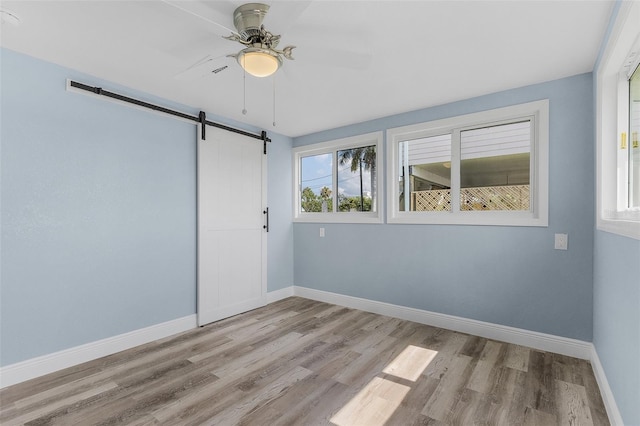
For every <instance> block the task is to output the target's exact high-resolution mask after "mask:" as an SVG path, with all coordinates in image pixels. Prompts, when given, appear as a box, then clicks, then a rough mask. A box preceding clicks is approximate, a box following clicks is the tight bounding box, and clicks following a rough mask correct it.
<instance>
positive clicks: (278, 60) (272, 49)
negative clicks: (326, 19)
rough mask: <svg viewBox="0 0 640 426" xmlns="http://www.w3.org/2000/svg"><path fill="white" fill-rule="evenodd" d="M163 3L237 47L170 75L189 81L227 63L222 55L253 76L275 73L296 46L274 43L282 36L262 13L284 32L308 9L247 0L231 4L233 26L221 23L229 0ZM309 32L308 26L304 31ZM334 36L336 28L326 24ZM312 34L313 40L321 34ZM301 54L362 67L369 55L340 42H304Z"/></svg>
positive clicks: (226, 15) (308, 58) (323, 62)
mask: <svg viewBox="0 0 640 426" xmlns="http://www.w3.org/2000/svg"><path fill="white" fill-rule="evenodd" d="M162 1H163V2H164V3H166V4H168V5H170V6H173V7H175V8H177V9H180V10H182V11H184V12H187V13H189V14H191V15H194V16H196V17H198V18H200V19H203V20H205V21H207V22H209V23H210V24H212V25H211V26H210V29H211V31H212V32H214V33H216V34H218V35H220V36H221V37H222V38H224V39H226V40H230V41H235V42H238V43H240V44H241V45H242V47H243V48H242V49H241V50H240V51H238V52H237V53H230V54H225V55H222V56H220V55H208V56H206V57H204V58H203V59H201V60H199V61H198V62H196V63H195V64H193V65H192V66H190V67H189V68H187V69H186V70H184V71H182V72H180V73H179V74H177V75H176V76H175V77H176V78H177V79H179V80H191V79H193V78H197V77H201V76H204V75H207V74H210V73H214V74H217V73H219V72H221V71H224V70H225V69H227V68H228V65H225V64H224V60H225V59H228V58H234V59H235V60H236V61H237V62H238V64H240V66H241V67H242V68H243V69H244V70H245V71H246V72H247V73H248V74H250V75H253V76H256V77H267V76H270V75H273V74H274V73H275V72H277V71H278V70H279V69H280V68H281V67H282V65H283V62H284V59H287V60H293V59H294V58H293V49H295V48H296V46H292V45H288V46H285V47H283V48H278V44H279V43H280V39H281V35H280V34H274V33H273V32H271V31H270V30H268V29H267V26H265V25H264V23H263V22H264V21H265V18H266V17H267V14H268V13H269V11H270V9H271V13H269V17H268V18H267V21H268V27H269V28H271V27H273V28H276V29H278V30H279V31H286V29H287V28H289V27H290V26H291V25H292V24H293V23H294V22H295V20H296V19H297V18H298V17H299V16H300V15H301V14H302V13H303V12H304V11H305V10H306V9H307V7H308V6H309V4H310V3H311V1H310V0H308V1H295V2H273V5H272V6H269V5H268V4H264V3H247V4H242V5H240V6H238V7H236V8H235V10H234V11H233V13H232V14H231V17H232V19H233V25H234V27H235V30H232V29H229V28H228V27H227V26H225V25H224V24H222V23H221V22H228V21H229V20H230V17H229V13H228V10H229V9H227V10H226V11H225V10H222V9H224V7H227V6H229V5H230V3H229V2H215V3H211V2H207V3H205V2H197V1H195V2H181V1H178V0H162ZM307 32H309V31H307ZM331 32H332V33H333V34H334V35H337V33H338V31H336V29H331ZM323 34H325V36H324V37H316V39H325V40H326V32H325V31H323ZM303 53H304V57H303V60H302V62H305V63H315V64H321V65H326V64H331V65H335V66H339V67H345V68H353V69H363V68H365V67H368V65H369V63H370V60H371V55H370V54H366V53H362V52H356V51H345V50H344V49H343V43H342V42H341V43H340V46H336V47H331V46H327V45H321V46H317V45H316V46H313V45H312V44H311V43H307V44H306V45H305V47H304V51H303Z"/></svg>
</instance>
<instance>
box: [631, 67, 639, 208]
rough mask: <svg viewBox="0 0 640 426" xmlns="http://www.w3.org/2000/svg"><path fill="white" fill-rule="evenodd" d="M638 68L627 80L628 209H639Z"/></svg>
mask: <svg viewBox="0 0 640 426" xmlns="http://www.w3.org/2000/svg"><path fill="white" fill-rule="evenodd" d="M638 134H640V66H639V67H638V68H636V70H635V72H634V73H633V74H632V75H631V79H630V80H629V135H630V138H629V140H630V143H629V207H640V142H638Z"/></svg>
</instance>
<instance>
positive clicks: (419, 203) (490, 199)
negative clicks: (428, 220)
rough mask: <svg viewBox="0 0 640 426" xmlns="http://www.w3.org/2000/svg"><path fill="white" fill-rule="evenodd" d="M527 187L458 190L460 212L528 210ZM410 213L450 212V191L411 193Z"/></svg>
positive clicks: (528, 196) (490, 187)
mask: <svg viewBox="0 0 640 426" xmlns="http://www.w3.org/2000/svg"><path fill="white" fill-rule="evenodd" d="M530 203H531V196H530V191H529V185H508V186H484V187H477V188H462V189H461V190H460V210H529V206H530ZM411 210H412V211H450V210H451V191H450V190H449V189H438V190H431V191H416V192H412V193H411Z"/></svg>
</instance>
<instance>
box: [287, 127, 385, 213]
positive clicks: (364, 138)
mask: <svg viewBox="0 0 640 426" xmlns="http://www.w3.org/2000/svg"><path fill="white" fill-rule="evenodd" d="M382 141H383V132H381V131H380V132H372V133H367V134H363V135H357V136H351V137H346V138H341V139H336V140H331V141H326V142H319V143H315V144H311V145H303V146H299V147H296V148H293V150H292V157H293V168H292V170H293V221H294V222H300V223H382V222H383V220H384V217H383V205H384V191H383V184H382V176H383V174H384V169H383V165H384V162H383V159H382V157H383V155H384V153H383V145H382ZM372 145H375V147H376V171H377V175H376V184H377V199H376V211H375V212H341V211H337V197H338V191H337V189H336V188H335V186H336V185H337V164H336V158H335V155H336V153H337V152H338V151H341V150H344V149H350V148H359V147H364V146H372ZM329 153H331V154H332V155H334V159H333V161H332V171H331V174H332V186H333V187H332V188H331V191H332V199H333V207H334V208H333V211H331V212H326V213H321V212H302V211H301V208H300V207H301V192H302V188H300V186H301V185H300V176H301V174H300V173H301V171H300V163H301V159H302V158H303V157H309V156H313V155H321V154H329Z"/></svg>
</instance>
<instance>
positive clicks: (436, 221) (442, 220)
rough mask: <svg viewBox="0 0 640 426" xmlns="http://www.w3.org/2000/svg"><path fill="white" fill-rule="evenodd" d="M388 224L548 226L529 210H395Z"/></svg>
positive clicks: (545, 220)
mask: <svg viewBox="0 0 640 426" xmlns="http://www.w3.org/2000/svg"><path fill="white" fill-rule="evenodd" d="M387 222H388V223H390V224H424V225H487V226H541V227H546V226H548V220H547V218H546V217H533V216H532V214H531V213H530V212H498V211H490V212H489V211H477V212H473V211H469V212H459V213H456V214H453V213H450V212H395V213H391V214H390V215H389V217H388V219H387Z"/></svg>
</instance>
